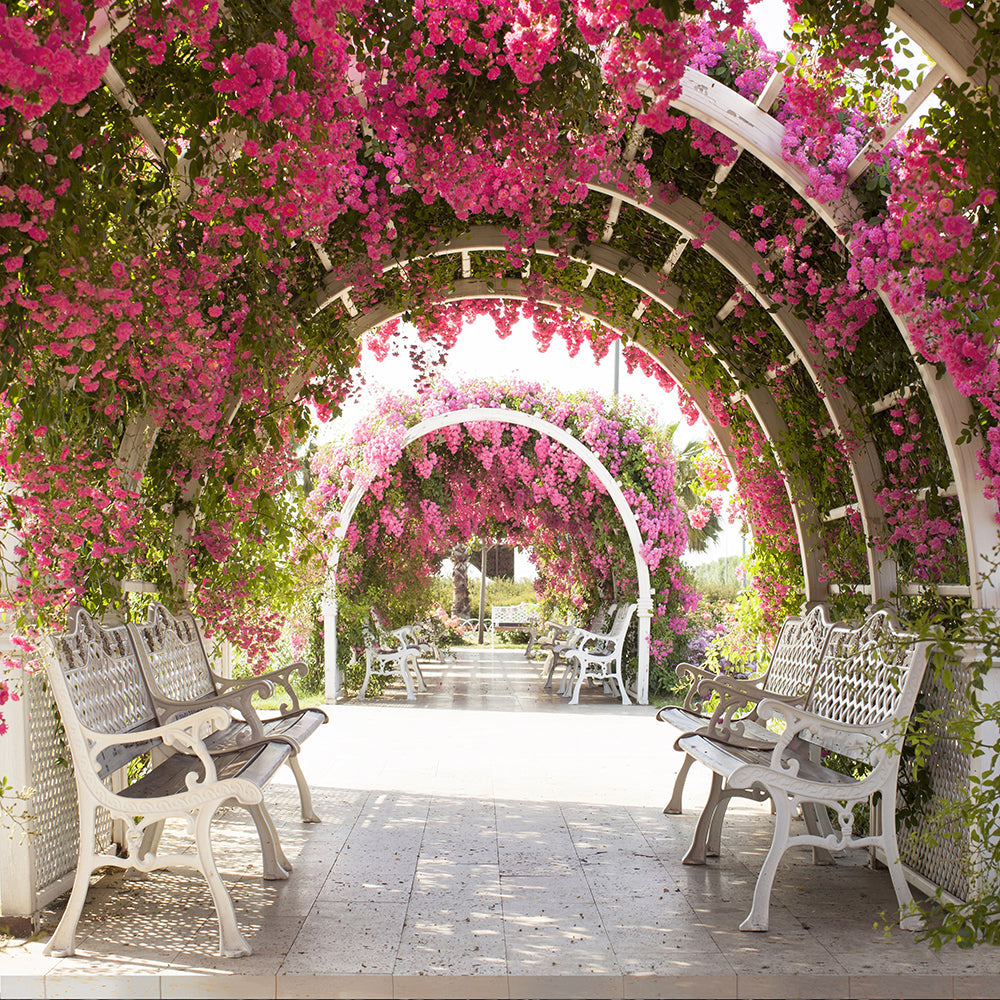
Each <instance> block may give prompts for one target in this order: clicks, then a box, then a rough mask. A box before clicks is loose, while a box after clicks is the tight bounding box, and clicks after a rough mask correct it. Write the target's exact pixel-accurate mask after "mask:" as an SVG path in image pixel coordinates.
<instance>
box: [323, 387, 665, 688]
mask: <svg viewBox="0 0 1000 1000" xmlns="http://www.w3.org/2000/svg"><path fill="white" fill-rule="evenodd" d="M473 422H475V423H479V422H482V423H501V424H518V425H520V426H522V427H528V428H530V429H531V430H534V431H537V432H538V433H539V434H544V435H545V436H547V437H550V438H552V440H554V441H555V442H557V443H558V444H560V445H562V446H563V447H564V448H566V449H567V450H568V451H571V452H572V453H573V454H574V455H576V456H577V457H578V458H579V459H580V460H581V461H582V462H583V463H584V464H585V465H586V466H587V468H588V469H590V471H591V472H592V473H593V474H594V475H595V476H596V477H597V479H598V480H599V482H600V483H601V485H602V486H603V487H604V488H605V489H606V490H607V492H608V495H609V496H610V497H611V500H612V502H613V503H614V505H615V508H616V510H617V511H618V513H619V514H620V515H621V519H622V524H623V525H624V527H625V531H626V534H627V535H628V540H629V544H630V546H631V548H632V554H633V556H634V557H635V572H636V583H637V586H638V591H639V600H638V607H637V609H636V614H637V617H638V620H639V637H638V661H639V662H638V675H637V692H636V693H637V700H638V702H639V704H640V705H647V704H649V621H650V618H651V616H652V613H653V598H652V592H651V590H650V582H649V566H648V564H647V563H646V560H645V558H644V557H643V554H642V545H643V541H642V535H641V533H640V531H639V525H638V522H637V521H636V519H635V514H634V513H633V512H632V508H631V506H629V503H628V501H627V500H626V499H625V495H624V494H623V493H622V490H621V487H620V486H619V485H618V483H617V481H616V480H615V478H614V476H612V475H611V473H610V472H609V471H608V470H607V468H606V467H605V465H604V463H603V462H602V461H601V460H600V458H599V457H598V456H597V455H596V454H595V453H594V452H593V451H591V450H590V448H588V447H587V446H586V445H585V444H583V443H582V442H581V441H578V440H577V439H576V438H575V437H574V436H573V435H572V434H568V433H567V432H566V431H565V430H563V429H562V428H561V427H558V426H556V425H555V424H553V423H551V422H550V421H548V420H545V419H544V418H542V417H539V416H537V415H536V414H534V413H521V412H518V411H517V410H511V409H507V408H503V407H469V408H467V409H464V410H453V411H451V412H449V413H440V414H437V415H436V416H433V417H429V418H427V419H425V420H421V421H420V423H418V424H416V425H414V426H413V427H411V428H409V429H408V430H407V432H406V434H405V435H404V437H403V440H402V443H401V451H404V450H405V449H406V448H407V447H408V446H409V445H411V444H414V443H415V442H417V441H419V440H420V439H421V438H422V437H426V436H427V435H429V434H433V433H435V432H436V431H439V430H443V429H444V428H445V427H452V426H455V425H458V424H468V423H473ZM373 478H374V476H373V475H366V476H362V477H361V478H360V479H359V480H358V481H357V482H356V483H355V484H354V486H353V488H352V489H351V492H350V494H349V495H348V498H347V501H346V502H345V504H344V506H343V508H342V509H341V511H340V517H339V520H338V526H337V532H336V541H337V542H338V543H343V542H344V540H345V538H346V537H347V530H348V528H349V527H350V525H351V521H352V519H353V518H354V514H355V512H356V511H357V508H358V504H359V503H360V502H361V498H362V497H363V496H364V495H365V493H366V491H367V490H368V487H369V486H370V485H371V483H372V480H373ZM339 558H340V544H337V545H335V546H334V548H333V550H332V552H331V554H330V559H329V572H328V576H327V587H326V592H325V596H324V603H323V619H324V625H325V627H324V660H325V663H326V697H327V701H328V702H329V703H330V704H331V705H335V704H337V698H338V695H339V694H340V671H339V669H338V668H337V565H338V562H339Z"/></svg>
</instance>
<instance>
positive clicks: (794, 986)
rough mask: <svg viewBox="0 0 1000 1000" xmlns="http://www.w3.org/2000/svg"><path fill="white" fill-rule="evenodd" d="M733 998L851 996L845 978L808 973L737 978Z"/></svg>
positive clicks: (827, 999) (838, 999) (828, 999)
mask: <svg viewBox="0 0 1000 1000" xmlns="http://www.w3.org/2000/svg"><path fill="white" fill-rule="evenodd" d="M904 995H905V996H907V997H909V996H910V994H904ZM944 995H945V994H944V993H942V994H940V996H944ZM737 996H738V997H739V998H740V1000H743V998H746V1000H792V998H800V997H801V998H803V1000H847V998H849V997H850V996H851V984H850V982H849V980H848V977H847V976H822V975H812V974H810V973H808V972H802V973H777V974H773V973H769V974H766V975H763V974H762V975H753V974H741V975H740V976H739V981H738V984H737Z"/></svg>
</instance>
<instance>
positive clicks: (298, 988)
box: [275, 973, 393, 1000]
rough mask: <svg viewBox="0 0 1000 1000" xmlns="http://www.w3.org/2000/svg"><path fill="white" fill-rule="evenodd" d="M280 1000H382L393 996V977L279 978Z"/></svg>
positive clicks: (328, 976)
mask: <svg viewBox="0 0 1000 1000" xmlns="http://www.w3.org/2000/svg"><path fill="white" fill-rule="evenodd" d="M275 995H276V997H277V998H278V1000H381V998H384V997H392V995H393V982H392V976H388V975H359V976H349V975H329V974H318V975H317V974H313V973H307V974H303V975H297V974H290V975H279V976H278V981H277V991H276V994H275Z"/></svg>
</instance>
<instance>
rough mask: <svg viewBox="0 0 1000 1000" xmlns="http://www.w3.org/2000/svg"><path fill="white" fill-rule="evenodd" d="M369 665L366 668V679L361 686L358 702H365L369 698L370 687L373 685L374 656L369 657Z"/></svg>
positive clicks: (369, 655)
mask: <svg viewBox="0 0 1000 1000" xmlns="http://www.w3.org/2000/svg"><path fill="white" fill-rule="evenodd" d="M367 660H368V663H367V665H366V666H365V679H364V683H363V684H362V685H361V690H360V691H359V692H358V701H364V700H365V698H367V697H368V685H369V684H370V683H371V679H372V656H371V653H369V654H368V656H367Z"/></svg>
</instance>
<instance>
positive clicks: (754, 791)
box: [705, 788, 774, 858]
mask: <svg viewBox="0 0 1000 1000" xmlns="http://www.w3.org/2000/svg"><path fill="white" fill-rule="evenodd" d="M769 797H770V796H769V795H768V794H767V792H765V791H764V789H763V788H750V789H743V788H727V789H726V790H725V791H723V792H722V793H721V794H720V795H719V801H718V803H716V806H715V812H714V813H712V822H711V825H710V826H709V829H708V841H707V844H706V848H705V850H706V853H707V854H708V856H709V857H710V858H717V857H719V854H720V853H721V851H722V824H723V822H724V821H725V819H726V810H727V809H728V808H729V803H730V802H731V801H732V800H733V799H736V798H739V799H750V801H751V802H763V801H764V800H765V799H767V798H769ZM771 811H772V812H774V806H773V803H772V807H771Z"/></svg>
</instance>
